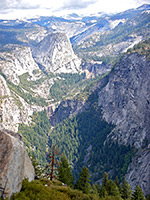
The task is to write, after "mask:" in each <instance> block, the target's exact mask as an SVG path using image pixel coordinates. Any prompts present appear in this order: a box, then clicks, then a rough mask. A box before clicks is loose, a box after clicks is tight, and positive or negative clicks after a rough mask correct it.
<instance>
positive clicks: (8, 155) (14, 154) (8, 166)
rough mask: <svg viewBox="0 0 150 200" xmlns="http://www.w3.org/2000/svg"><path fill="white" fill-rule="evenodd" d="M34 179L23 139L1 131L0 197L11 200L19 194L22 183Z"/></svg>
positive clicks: (12, 133)
mask: <svg viewBox="0 0 150 200" xmlns="http://www.w3.org/2000/svg"><path fill="white" fill-rule="evenodd" d="M24 178H28V179H29V181H31V180H33V179H34V168H33V166H32V163H31V160H30V159H29V157H28V155H27V152H26V150H25V148H24V144H23V142H22V137H21V136H20V135H19V134H17V133H14V132H11V131H8V130H0V187H1V188H4V189H2V190H0V197H1V196H2V195H3V198H9V197H10V196H11V195H12V194H13V193H16V192H19V191H20V190H21V187H22V181H23V179H24Z"/></svg>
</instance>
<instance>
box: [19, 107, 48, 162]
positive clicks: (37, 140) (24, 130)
mask: <svg viewBox="0 0 150 200" xmlns="http://www.w3.org/2000/svg"><path fill="white" fill-rule="evenodd" d="M50 127H51V126H50V123H49V120H48V117H47V113H46V110H44V111H41V112H35V113H33V116H32V122H31V124H30V126H28V125H25V124H20V125H19V129H18V133H20V134H21V135H22V136H23V141H24V144H25V146H26V149H27V151H28V152H30V154H31V155H32V156H34V157H35V158H36V160H37V161H38V162H39V163H40V164H42V165H43V164H44V163H46V155H45V154H46V151H47V143H48V135H49V132H50Z"/></svg>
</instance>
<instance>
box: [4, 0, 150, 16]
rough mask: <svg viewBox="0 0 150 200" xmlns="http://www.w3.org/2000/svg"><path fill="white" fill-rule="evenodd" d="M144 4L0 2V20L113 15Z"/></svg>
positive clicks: (115, 0) (132, 0) (129, 0)
mask: <svg viewBox="0 0 150 200" xmlns="http://www.w3.org/2000/svg"><path fill="white" fill-rule="evenodd" d="M144 3H149V4H150V0H0V18H1V19H16V18H24V17H26V18H28V17H33V16H40V15H43V16H51V15H56V16H64V15H67V14H71V13H77V14H79V15H90V14H95V13H98V12H105V13H115V12H122V11H124V10H127V9H130V8H136V7H138V6H140V5H142V4H144Z"/></svg>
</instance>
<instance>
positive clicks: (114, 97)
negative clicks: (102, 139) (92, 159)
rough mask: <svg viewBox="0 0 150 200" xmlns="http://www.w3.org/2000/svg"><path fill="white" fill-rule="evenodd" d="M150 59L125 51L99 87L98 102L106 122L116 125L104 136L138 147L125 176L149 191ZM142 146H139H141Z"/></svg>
mask: <svg viewBox="0 0 150 200" xmlns="http://www.w3.org/2000/svg"><path fill="white" fill-rule="evenodd" d="M149 77H150V60H148V59H147V58H146V56H142V55H138V54H137V53H134V54H130V55H126V56H124V57H122V59H121V60H120V61H119V62H118V63H117V65H116V66H115V67H114V70H113V71H112V72H111V73H110V74H109V77H108V78H109V79H108V83H107V84H106V86H105V87H104V88H103V89H102V90H100V91H99V93H98V95H99V99H98V103H99V106H100V107H102V110H103V117H104V118H105V120H106V121H107V122H109V123H110V122H111V123H113V124H115V125H116V127H115V128H114V129H113V131H112V132H111V133H110V134H109V135H108V137H107V140H111V141H114V142H115V141H118V142H119V143H120V144H125V145H131V146H134V147H136V148H137V149H138V152H137V154H136V155H135V157H134V158H133V160H132V162H131V164H130V165H129V167H128V171H127V175H126V178H127V180H128V181H129V183H130V184H131V186H132V188H133V189H134V188H135V186H136V185H137V184H140V186H141V187H142V190H143V192H144V193H145V194H148V193H149V191H150V182H149V180H150V173H149V166H150V155H149V144H150V79H149ZM141 149H142V150H141Z"/></svg>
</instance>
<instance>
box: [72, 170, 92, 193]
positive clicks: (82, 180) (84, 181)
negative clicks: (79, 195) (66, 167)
mask: <svg viewBox="0 0 150 200" xmlns="http://www.w3.org/2000/svg"><path fill="white" fill-rule="evenodd" d="M89 178H90V175H89V170H88V168H87V167H82V170H81V173H80V177H79V179H78V181H77V182H76V185H75V188H76V189H78V190H82V191H83V193H86V194H88V193H89V190H90V184H89V182H90V180H89Z"/></svg>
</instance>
